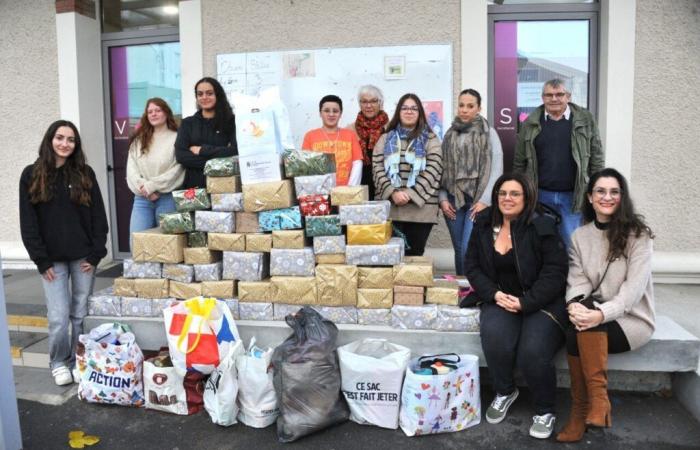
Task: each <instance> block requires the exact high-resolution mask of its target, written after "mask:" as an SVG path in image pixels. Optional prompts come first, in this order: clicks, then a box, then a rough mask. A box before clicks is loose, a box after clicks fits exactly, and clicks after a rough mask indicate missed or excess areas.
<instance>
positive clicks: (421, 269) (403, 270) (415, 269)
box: [394, 263, 434, 287]
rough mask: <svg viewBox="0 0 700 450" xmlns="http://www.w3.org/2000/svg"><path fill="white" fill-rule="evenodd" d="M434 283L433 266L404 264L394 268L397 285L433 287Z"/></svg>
mask: <svg viewBox="0 0 700 450" xmlns="http://www.w3.org/2000/svg"><path fill="white" fill-rule="evenodd" d="M433 283H434V282H433V266H432V264H424V263H413V264H406V263H403V264H397V265H395V266H394V284H395V285H398V286H424V287H431V286H432V285H433Z"/></svg>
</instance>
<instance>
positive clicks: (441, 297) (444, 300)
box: [425, 287, 459, 306]
mask: <svg viewBox="0 0 700 450" xmlns="http://www.w3.org/2000/svg"><path fill="white" fill-rule="evenodd" d="M425 303H435V304H438V305H450V306H457V305H459V288H458V287H452V288H446V287H429V288H428V289H426V291H425Z"/></svg>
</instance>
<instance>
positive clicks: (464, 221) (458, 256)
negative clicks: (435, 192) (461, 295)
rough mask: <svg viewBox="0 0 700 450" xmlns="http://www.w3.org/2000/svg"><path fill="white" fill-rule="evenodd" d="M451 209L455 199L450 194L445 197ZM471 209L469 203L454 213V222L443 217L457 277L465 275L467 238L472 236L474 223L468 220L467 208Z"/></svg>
mask: <svg viewBox="0 0 700 450" xmlns="http://www.w3.org/2000/svg"><path fill="white" fill-rule="evenodd" d="M447 198H448V200H449V201H450V204H451V205H452V207H453V208H454V207H455V197H454V195H452V194H448V195H447ZM471 207H472V203H471V201H470V202H468V203H465V204H464V206H462V207H461V208H459V209H458V210H457V211H456V212H457V214H456V217H455V219H454V220H452V219H449V218H448V217H447V216H445V223H446V224H447V230H448V231H449V232H450V238H451V239H452V248H454V251H455V271H456V272H457V275H466V274H465V273H464V260H465V259H466V256H467V247H468V246H469V236H471V234H472V228H474V222H472V221H471V220H470V219H469V208H471Z"/></svg>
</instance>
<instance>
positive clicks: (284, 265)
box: [270, 247, 316, 277]
mask: <svg viewBox="0 0 700 450" xmlns="http://www.w3.org/2000/svg"><path fill="white" fill-rule="evenodd" d="M315 266H316V259H315V258H314V250H313V249H312V248H311V247H304V248H302V249H295V248H273V249H272V251H271V252H270V274H271V275H288V276H298V277H312V276H314V267H315Z"/></svg>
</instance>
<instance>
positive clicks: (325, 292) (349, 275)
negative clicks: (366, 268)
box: [316, 264, 357, 306]
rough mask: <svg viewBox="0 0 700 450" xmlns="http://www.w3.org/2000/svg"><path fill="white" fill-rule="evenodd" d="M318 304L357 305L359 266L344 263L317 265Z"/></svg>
mask: <svg viewBox="0 0 700 450" xmlns="http://www.w3.org/2000/svg"><path fill="white" fill-rule="evenodd" d="M316 288H317V289H318V304H319V305H326V306H355V305H356V304H357V267H356V266H349V265H343V264H319V265H318V266H316Z"/></svg>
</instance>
